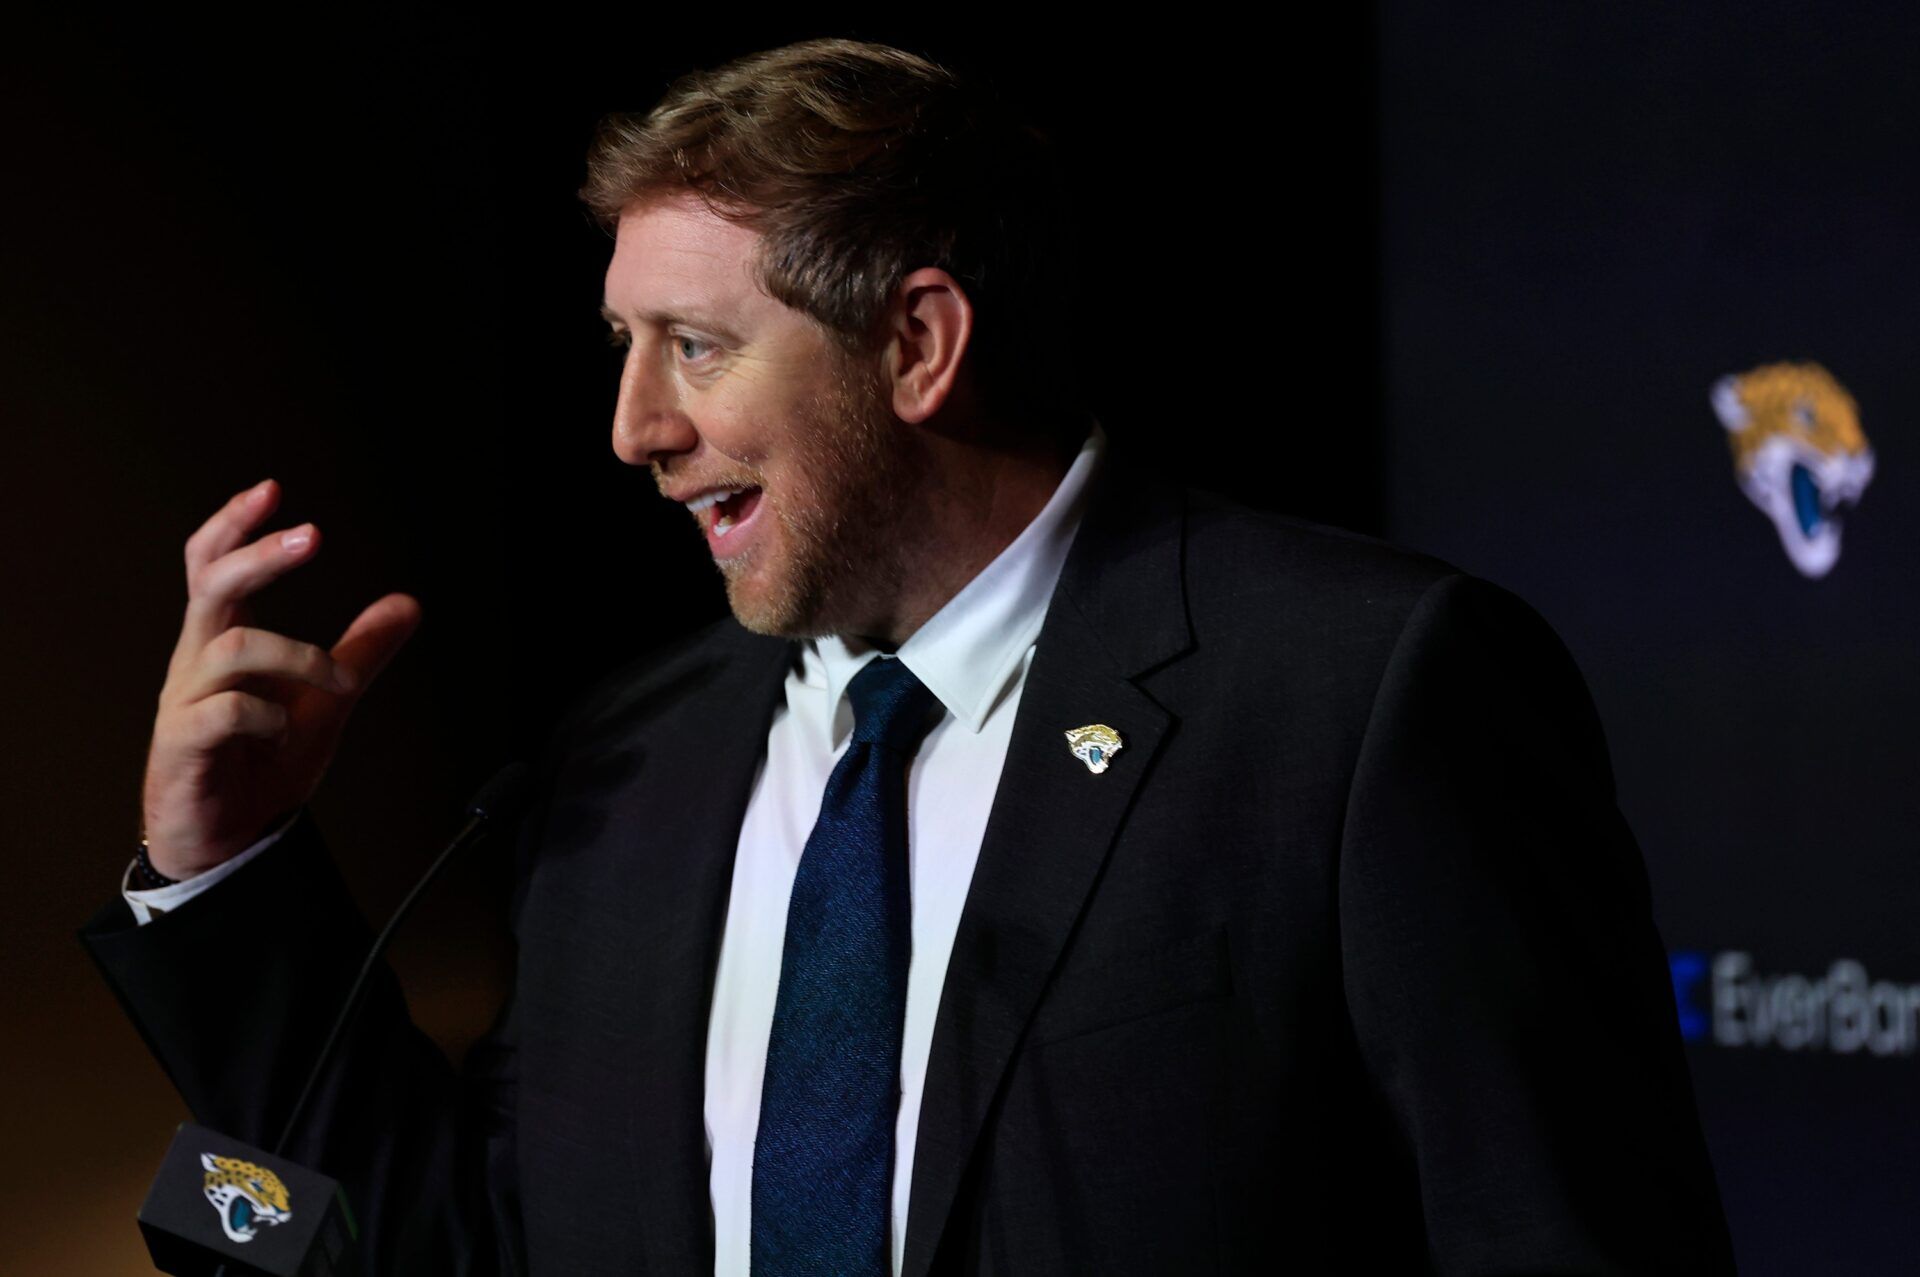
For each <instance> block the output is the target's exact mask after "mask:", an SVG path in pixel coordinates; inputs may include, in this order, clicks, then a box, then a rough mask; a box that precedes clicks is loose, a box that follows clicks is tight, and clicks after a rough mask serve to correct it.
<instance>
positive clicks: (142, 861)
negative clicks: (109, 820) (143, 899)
mask: <svg viewBox="0 0 1920 1277" xmlns="http://www.w3.org/2000/svg"><path fill="white" fill-rule="evenodd" d="M179 881H180V879H178V878H169V877H168V876H167V875H165V874H163V873H161V872H160V871H159V870H158V869H155V868H154V867H153V861H152V859H151V858H149V856H148V854H147V840H146V839H145V838H142V839H141V840H140V846H139V847H138V848H136V849H135V851H134V853H133V873H132V874H131V875H130V876H129V878H128V880H127V882H128V885H129V886H131V887H132V888H133V889H134V890H135V891H152V890H154V889H155V888H158V887H171V886H172V885H173V884H174V883H176V882H179Z"/></svg>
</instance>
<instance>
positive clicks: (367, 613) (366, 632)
mask: <svg viewBox="0 0 1920 1277" xmlns="http://www.w3.org/2000/svg"><path fill="white" fill-rule="evenodd" d="M422 616H423V613H422V611H421V608H420V601H419V600H418V599H416V598H414V597H413V596H412V595H411V594H389V595H386V596H385V597H383V598H379V599H375V600H374V601H373V602H372V603H369V604H368V605H367V606H366V610H364V611H363V612H361V613H360V615H359V616H356V617H355V618H353V624H351V625H349V626H348V627H347V630H346V633H344V634H342V635H341V636H340V641H339V642H337V643H335V644H334V645H333V659H334V660H335V661H337V662H338V663H339V664H341V665H344V666H346V667H347V669H349V670H351V671H352V673H353V676H354V678H355V679H356V680H357V681H358V683H359V685H360V689H361V690H362V691H365V690H366V687H367V685H368V684H369V683H372V682H373V680H374V679H375V678H376V677H378V676H379V674H380V671H381V670H383V669H385V668H386V667H387V663H388V662H389V661H391V660H393V658H394V656H395V655H396V654H397V653H398V652H399V651H400V648H401V647H402V646H403V645H404V644H405V643H406V641H407V640H408V639H409V638H411V637H412V636H413V632H414V631H415V630H416V629H418V628H419V627H420V621H421V618H422Z"/></svg>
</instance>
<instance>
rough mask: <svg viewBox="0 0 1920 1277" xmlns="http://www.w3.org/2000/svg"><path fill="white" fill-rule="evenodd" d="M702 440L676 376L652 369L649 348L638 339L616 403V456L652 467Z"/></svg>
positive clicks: (623, 371)
mask: <svg viewBox="0 0 1920 1277" xmlns="http://www.w3.org/2000/svg"><path fill="white" fill-rule="evenodd" d="M699 442H700V435H699V433H698V432H697V431H696V430H695V429H694V428H693V423H692V422H691V421H689V420H687V416H686V414H685V413H684V412H682V411H681V410H680V402H679V397H678V395H676V394H675V393H674V388H673V384H672V379H671V378H669V377H667V376H666V375H664V374H663V373H661V372H660V371H659V370H658V369H656V368H649V367H648V366H647V353H646V349H645V347H644V346H643V345H642V344H641V343H639V342H635V343H634V345H633V346H632V347H631V348H630V349H629V350H628V351H627V362H626V363H625V364H623V365H622V366H621V368H620V393H619V396H618V397H617V398H616V399H615V400H614V404H613V451H614V455H616V456H618V457H619V458H620V460H622V461H624V462H626V463H627V464H628V465H630V466H648V465H652V464H653V463H655V462H656V461H659V460H661V459H663V458H665V457H667V456H670V455H672V454H673V453H676V452H691V451H692V450H693V448H694V446H695V445H697V444H698V443H699Z"/></svg>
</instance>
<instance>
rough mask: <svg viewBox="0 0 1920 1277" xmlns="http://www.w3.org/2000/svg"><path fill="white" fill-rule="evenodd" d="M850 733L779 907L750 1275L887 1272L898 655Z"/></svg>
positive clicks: (898, 812)
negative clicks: (783, 927) (779, 945)
mask: <svg viewBox="0 0 1920 1277" xmlns="http://www.w3.org/2000/svg"><path fill="white" fill-rule="evenodd" d="M847 698H848V699H849V700H850V701H852V703H853V739H852V740H851V741H849V742H848V744H847V750H846V753H844V754H842V755H841V756H840V761H839V762H838V763H836V764H835V765H834V768H833V774H832V775H831V776H829V777H828V778H827V790H826V795H825V797H824V798H823V799H822V800H821V803H820V818H819V820H818V821H816V822H815V824H814V826H813V832H812V833H811V834H809V835H808V837H807V845H806V849H805V850H804V851H802V852H801V854H800V867H799V870H798V871H797V872H796V873H795V875H794V880H793V896H792V898H791V900H790V901H789V903H788V905H787V937H786V947H785V949H784V950H783V951H782V953H781V957H780V991H779V994H778V995H777V997H776V999H775V1002H774V1008H773V1033H772V1036H771V1037H770V1038H769V1039H768V1042H767V1071H766V1074H765V1076H764V1078H763V1081H762V1086H761V1091H760V1130H759V1134H758V1136H757V1138H756V1139H755V1141H754V1146H753V1248H752V1265H753V1273H754V1277H784V1275H785V1274H790V1273H791V1274H798V1273H807V1274H815V1273H834V1274H866V1275H870V1277H887V1273H888V1272H889V1270H890V1267H891V1262H890V1259H891V1256H890V1246H889V1237H890V1235H889V1231H888V1224H889V1208H890V1206H891V1204H892V1200H893V1129H894V1122H895V1120H896V1118H897V1117H898V1115H899V1110H900V1033H901V1029H902V1026H903V1025H904V1023H905V1020H906V1006H907V958H908V956H909V952H910V949H911V945H912V914H911V912H910V910H909V900H908V892H907V760H908V759H909V758H910V757H911V756H912V754H913V751H914V750H915V749H917V748H918V747H919V743H920V737H921V736H922V735H923V734H925V732H926V730H927V728H928V726H929V723H928V711H929V710H930V709H931V708H932V705H933V700H934V698H933V693H931V692H929V691H928V690H927V689H926V687H925V686H924V685H923V684H922V683H921V682H920V680H919V679H917V678H915V677H914V676H913V672H912V671H911V670H909V669H908V668H907V667H906V666H904V665H902V664H901V663H900V662H899V661H898V660H893V659H889V658H887V657H880V658H878V659H876V660H873V661H870V662H868V663H867V665H866V666H865V668H863V669H862V670H861V671H860V672H859V673H858V674H856V675H854V677H853V681H852V682H851V683H849V684H848V685H847Z"/></svg>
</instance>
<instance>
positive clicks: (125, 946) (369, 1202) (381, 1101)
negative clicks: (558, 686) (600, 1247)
mask: <svg viewBox="0 0 1920 1277" xmlns="http://www.w3.org/2000/svg"><path fill="white" fill-rule="evenodd" d="M539 824H540V813H539V811H538V810H536V811H533V812H530V813H529V814H528V816H527V818H526V819H525V820H524V821H523V823H522V826H521V830H520V855H521V857H522V861H523V862H524V858H525V856H526V855H527V854H528V851H529V849H530V846H531V844H532V840H533V839H534V838H536V837H537V831H538V828H539ZM456 872H457V867H456ZM80 939H81V942H82V943H83V945H84V946H85V947H86V948H87V950H88V951H89V952H90V953H91V954H92V956H93V958H94V960H95V962H96V963H97V964H98V965H99V967H100V970H101V971H102V973H103V974H104V975H105V977H106V979H107V982H108V984H109V985H110V986H111V987H112V988H113V991H114V993H115V995H116V996H117V997H118V998H119V1000H120V1002H121V1004H122V1006H123V1007H124V1009H125V1010H126V1012H127V1014H128V1015H129V1016H130V1018H131V1019H132V1020H133V1022H134V1024H135V1026H136V1027H137V1028H138V1029H139V1031H140V1033H141V1035H142V1037H143V1038H144V1039H145V1040H146V1042H147V1045H148V1046H149V1048H150V1049H151V1050H152V1052H153V1054H154V1056H155V1058H156V1059H158V1061H159V1062H160V1065H161V1067H162V1068H163V1069H165V1071H166V1073H167V1075H168V1076H169V1078H170V1079H171V1080H172V1082H173V1084H174V1086H175V1087H176V1089H178V1091H179V1092H180V1095H181V1097H182V1098H183V1099H184V1100H185V1101H186V1103H187V1107H188V1108H189V1109H190V1110H191V1111H192V1113H193V1115H194V1118H195V1120H196V1121H198V1122H200V1123H201V1124H203V1125H206V1126H209V1127H212V1128H214V1129H216V1130H220V1131H222V1132H225V1133H227V1134H229V1135H232V1136H234V1137H236V1138H238V1139H241V1140H245V1141H247V1142H249V1143H252V1144H255V1145H258V1146H260V1147H262V1148H272V1147H273V1143H274V1141H275V1140H276V1139H277V1138H278V1137H279V1134H280V1130H281V1127H282V1126H283V1125H284V1124H285V1121H286V1118H287V1115H288V1113H289V1112H290V1110H291V1108H292V1106H293V1103H294V1101H295V1098H296V1097H297V1095H298V1093H299V1091H300V1088H301V1087H302V1085H304V1083H305V1080H306V1076H307V1073H308V1072H309V1071H310V1070H311V1068H312V1067H313V1064H314V1062H315V1061H316V1060H317V1058H318V1056H319V1052H320V1048H321V1044H322V1042H323V1041H324V1039H325V1037H326V1034H327V1032H328V1030H329V1029H330V1028H331V1026H332V1022H333V1019H334V1017H335V1015H336V1014H337V1013H338V1010H339V1008H340V1006H341V1005H342V1004H343V1002H344V999H345V997H346V993H347V989H348V987H349V986H350V985H351V983H352V981H353V979H354V977H355V975H356V974H357V973H358V971H359V968H360V966H361V964H362V962H364V960H365V958H366V954H367V950H368V948H369V946H370V944H371V942H372V934H371V932H370V930H369V928H368V927H367V925H366V923H365V921H364V920H363V919H362V918H361V916H360V914H359V912H358V910H357V909H356V908H355V906H354V904H353V902H352V899H351V897H350V896H349V894H348V891H347V888H346V885H345V883H344V882H343V881H342V879H341V877H340V874H339V872H338V871H337V870H336V869H335V867H334V865H333V862H332V858H331V856H330V855H329V853H328V851H327V849H326V847H325V845H324V843H323V841H322V839H321V835H320V831H319V828H318V826H317V825H316V824H315V822H314V819H313V817H312V815H311V814H310V813H309V812H307V811H305V810H302V812H301V813H300V814H299V815H298V817H297V818H296V819H295V820H294V822H293V824H292V825H291V826H290V827H289V828H288V829H287V830H286V832H285V834H284V835H283V836H282V838H281V840H280V841H279V842H278V843H276V844H275V845H274V846H272V847H271V848H268V849H267V852H266V853H263V854H261V855H259V856H256V857H255V858H254V859H252V860H251V861H249V862H248V863H247V864H246V865H244V866H242V867H241V868H239V869H238V870H236V871H234V872H233V873H232V874H231V875H230V876H229V877H228V878H227V879H226V880H225V881H224V882H222V883H220V884H219V887H218V889H217V890H208V891H206V892H204V893H202V894H200V895H198V896H196V897H195V898H194V899H192V900H191V901H189V902H187V903H186V904H183V905H181V906H180V907H179V908H177V909H176V910H174V911H172V912H169V913H167V914H165V915H163V916H160V917H156V918H154V919H153V920H152V921H151V922H149V923H147V924H146V925H144V926H142V925H136V924H135V922H134V920H133V916H132V913H131V912H130V910H129V908H128V905H127V904H126V902H125V901H124V900H123V899H115V900H113V901H112V902H110V903H109V904H108V905H107V906H105V907H104V908H103V909H101V911H100V912H99V913H98V914H96V915H95V916H94V917H93V918H92V919H91V920H89V921H88V922H87V924H86V925H85V926H84V927H83V928H82V930H81V932H80ZM516 1042H517V1030H516V1022H515V1015H514V1009H513V1003H512V1001H511V1000H509V1002H508V1004H507V1006H506V1007H505V1008H504V1009H503V1010H502V1012H501V1014H500V1016H499V1017H498V1019H497V1020H496V1021H495V1023H494V1025H493V1027H492V1028H491V1029H490V1030H489V1032H488V1033H487V1035H486V1036H485V1037H483V1038H482V1039H481V1040H480V1041H479V1042H478V1043H476V1044H475V1045H474V1046H473V1047H472V1048H471V1050H470V1051H469V1053H468V1056H467V1060H466V1065H465V1068H464V1070H463V1072H462V1073H461V1074H460V1075H456V1073H455V1071H454V1069H453V1068H452V1066H451V1065H450V1064H449V1063H448V1061H447V1059H446V1058H445V1056H443V1055H442V1054H441V1052H440V1051H439V1049H438V1048H437V1047H436V1046H435V1045H434V1044H433V1042H432V1041H431V1040H430V1039H429V1038H427V1037H426V1035H424V1034H423V1033H421V1032H420V1031H419V1030H418V1029H417V1028H416V1027H415V1026H414V1025H413V1023H412V1021H411V1019H410V1018H409V1016H408V1013H407V1008H406V1003H405V1000H404V998H403V996H402V994H401V991H400V987H399V983H398V981H397V980H396V979H395V978H394V976H393V973H392V971H391V970H390V969H389V968H388V966H387V965H386V963H385V962H384V961H383V962H382V963H380V964H379V966H378V968H377V969H376V971H375V972H374V973H373V975H372V977H371V979H370V983H369V987H368V990H367V993H366V995H365V1000H364V1002H363V1004H362V1005H361V1006H360V1008H359V1010H358V1012H357V1013H356V1015H355V1017H354V1019H353V1020H352V1021H351V1022H350V1025H349V1029H348V1031H347V1032H346V1033H345V1034H344V1035H343V1037H342V1041H341V1045H340V1047H339V1048H338V1050H337V1053H336V1055H335V1056H334V1059H333V1062H332V1063H331V1064H330V1066H329V1069H328V1072H327V1074H326V1076H325V1078H324V1079H323V1080H322V1081H321V1083H320V1084H319V1085H318V1086H317V1087H316V1088H315V1093H314V1096H313V1098H312V1100H310V1101H309V1107H308V1110H307V1113H306V1115H305V1116H304V1117H303V1118H302V1121H301V1126H300V1129H299V1130H298V1131H297V1132H296V1133H295V1135H294V1137H293V1139H292V1140H291V1141H290V1142H289V1144H288V1146H287V1148H286V1150H285V1152H286V1155H287V1156H288V1157H289V1158H290V1159H292V1160H294V1161H296V1162H299V1163H301V1164H303V1165H306V1166H310V1167H313V1168H315V1169H317V1170H319V1171H321V1172H323V1173H325V1174H327V1175H330V1176H332V1177H334V1178H335V1179H337V1180H339V1181H340V1183H341V1185H342V1186H343V1188H344V1189H345V1191H346V1194H347V1198H348V1202H349V1204H350V1206H351V1207H352V1210H353V1212H354V1214H355V1217H356V1220H357V1222H358V1225H359V1231H360V1242H359V1245H360V1253H361V1256H362V1262H363V1265H364V1268H363V1271H364V1272H365V1273H366V1274H367V1277H376V1275H385V1274H413V1273H435V1274H460V1275H461V1277H494V1275H497V1274H519V1273H524V1272H525V1270H526V1266H525V1259H524V1254H523V1249H524V1248H523V1245H522V1242H521V1239H520V1219H519V1204H518V1189H517V1184H516V1182H515V1177H514V1159H513V1113H514V1104H515V1095H516V1071H515V1064H516Z"/></svg>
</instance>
